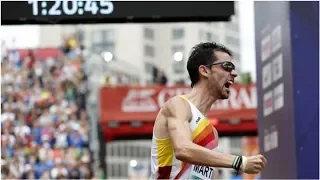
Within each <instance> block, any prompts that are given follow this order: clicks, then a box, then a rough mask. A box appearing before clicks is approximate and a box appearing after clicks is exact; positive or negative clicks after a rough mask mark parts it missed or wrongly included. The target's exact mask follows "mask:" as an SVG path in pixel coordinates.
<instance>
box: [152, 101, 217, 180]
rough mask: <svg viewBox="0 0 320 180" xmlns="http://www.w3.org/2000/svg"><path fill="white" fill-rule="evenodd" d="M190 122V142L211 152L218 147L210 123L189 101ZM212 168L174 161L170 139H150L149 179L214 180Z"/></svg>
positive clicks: (215, 134)
mask: <svg viewBox="0 0 320 180" xmlns="http://www.w3.org/2000/svg"><path fill="white" fill-rule="evenodd" d="M180 97H181V98H183V99H184V100H186V101H187V102H188V103H189V105H190V108H191V112H192V120H191V121H190V123H189V124H190V128H191V130H192V141H193V142H194V143H196V144H198V145H200V146H203V147H206V148H208V149H211V150H213V149H214V148H216V147H217V146H218V134H217V132H216V130H215V129H214V128H213V127H212V125H211V124H210V121H209V120H208V119H207V118H206V117H205V116H203V114H202V113H201V112H200V111H199V110H198V109H197V108H196V107H195V106H194V105H193V104H192V103H191V102H190V101H189V100H187V99H186V97H185V96H180ZM215 174H216V173H215V170H214V168H212V167H206V166H197V165H192V164H188V163H184V162H182V161H180V160H178V159H176V157H175V155H174V149H173V145H172V143H171V138H165V139H158V138H156V137H155V136H153V137H152V145H151V178H152V179H214V177H215Z"/></svg>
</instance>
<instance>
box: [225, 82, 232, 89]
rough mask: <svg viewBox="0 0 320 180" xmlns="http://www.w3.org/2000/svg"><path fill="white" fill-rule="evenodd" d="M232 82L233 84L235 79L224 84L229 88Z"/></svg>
mask: <svg viewBox="0 0 320 180" xmlns="http://www.w3.org/2000/svg"><path fill="white" fill-rule="evenodd" d="M232 84H233V81H228V82H226V83H225V84H224V87H225V88H226V89H229V87H230V86H231V85H232Z"/></svg>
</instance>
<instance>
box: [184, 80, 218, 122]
mask: <svg viewBox="0 0 320 180" xmlns="http://www.w3.org/2000/svg"><path fill="white" fill-rule="evenodd" d="M186 97H187V99H188V100H189V101H191V102H192V104H193V105H195V106H196V107H197V108H198V110H199V111H200V112H201V113H202V114H203V115H204V116H206V115H207V112H208V111H209V110H210V108H211V106H212V104H213V103H214V102H215V101H216V100H217V98H216V97H214V96H212V95H211V94H210V93H209V91H208V88H206V87H201V85H200V84H198V85H197V86H194V87H193V88H192V90H191V92H190V93H188V94H186Z"/></svg>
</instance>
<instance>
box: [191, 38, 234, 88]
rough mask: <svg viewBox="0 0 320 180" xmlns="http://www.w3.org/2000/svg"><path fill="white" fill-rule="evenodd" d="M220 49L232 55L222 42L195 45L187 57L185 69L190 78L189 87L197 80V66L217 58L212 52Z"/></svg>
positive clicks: (210, 62)
mask: <svg viewBox="0 0 320 180" xmlns="http://www.w3.org/2000/svg"><path fill="white" fill-rule="evenodd" d="M216 51H221V52H225V53H227V54H229V55H230V56H232V52H231V51H230V50H229V49H228V48H226V47H225V46H224V45H222V44H218V43H215V42H206V43H200V44H197V45H195V46H194V47H193V48H192V51H191V54H190V56H189V58H188V63H187V70H188V73H189V76H190V80H191V87H193V86H194V85H195V84H197V83H198V81H199V70H198V69H199V66H200V65H208V64H212V63H214V62H215V61H216V60H217V57H216V56H215V54H214V52H216Z"/></svg>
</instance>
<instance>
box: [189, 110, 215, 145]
mask: <svg viewBox="0 0 320 180" xmlns="http://www.w3.org/2000/svg"><path fill="white" fill-rule="evenodd" d="M190 128H191V130H192V141H193V142H194V143H196V144H198V145H200V146H203V147H206V148H208V149H211V150H212V149H214V148H216V147H217V146H218V141H219V137H218V132H217V130H216V128H215V127H214V126H213V125H212V124H211V122H210V120H208V119H207V118H206V117H203V116H202V117H201V116H199V117H193V119H192V121H190Z"/></svg>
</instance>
